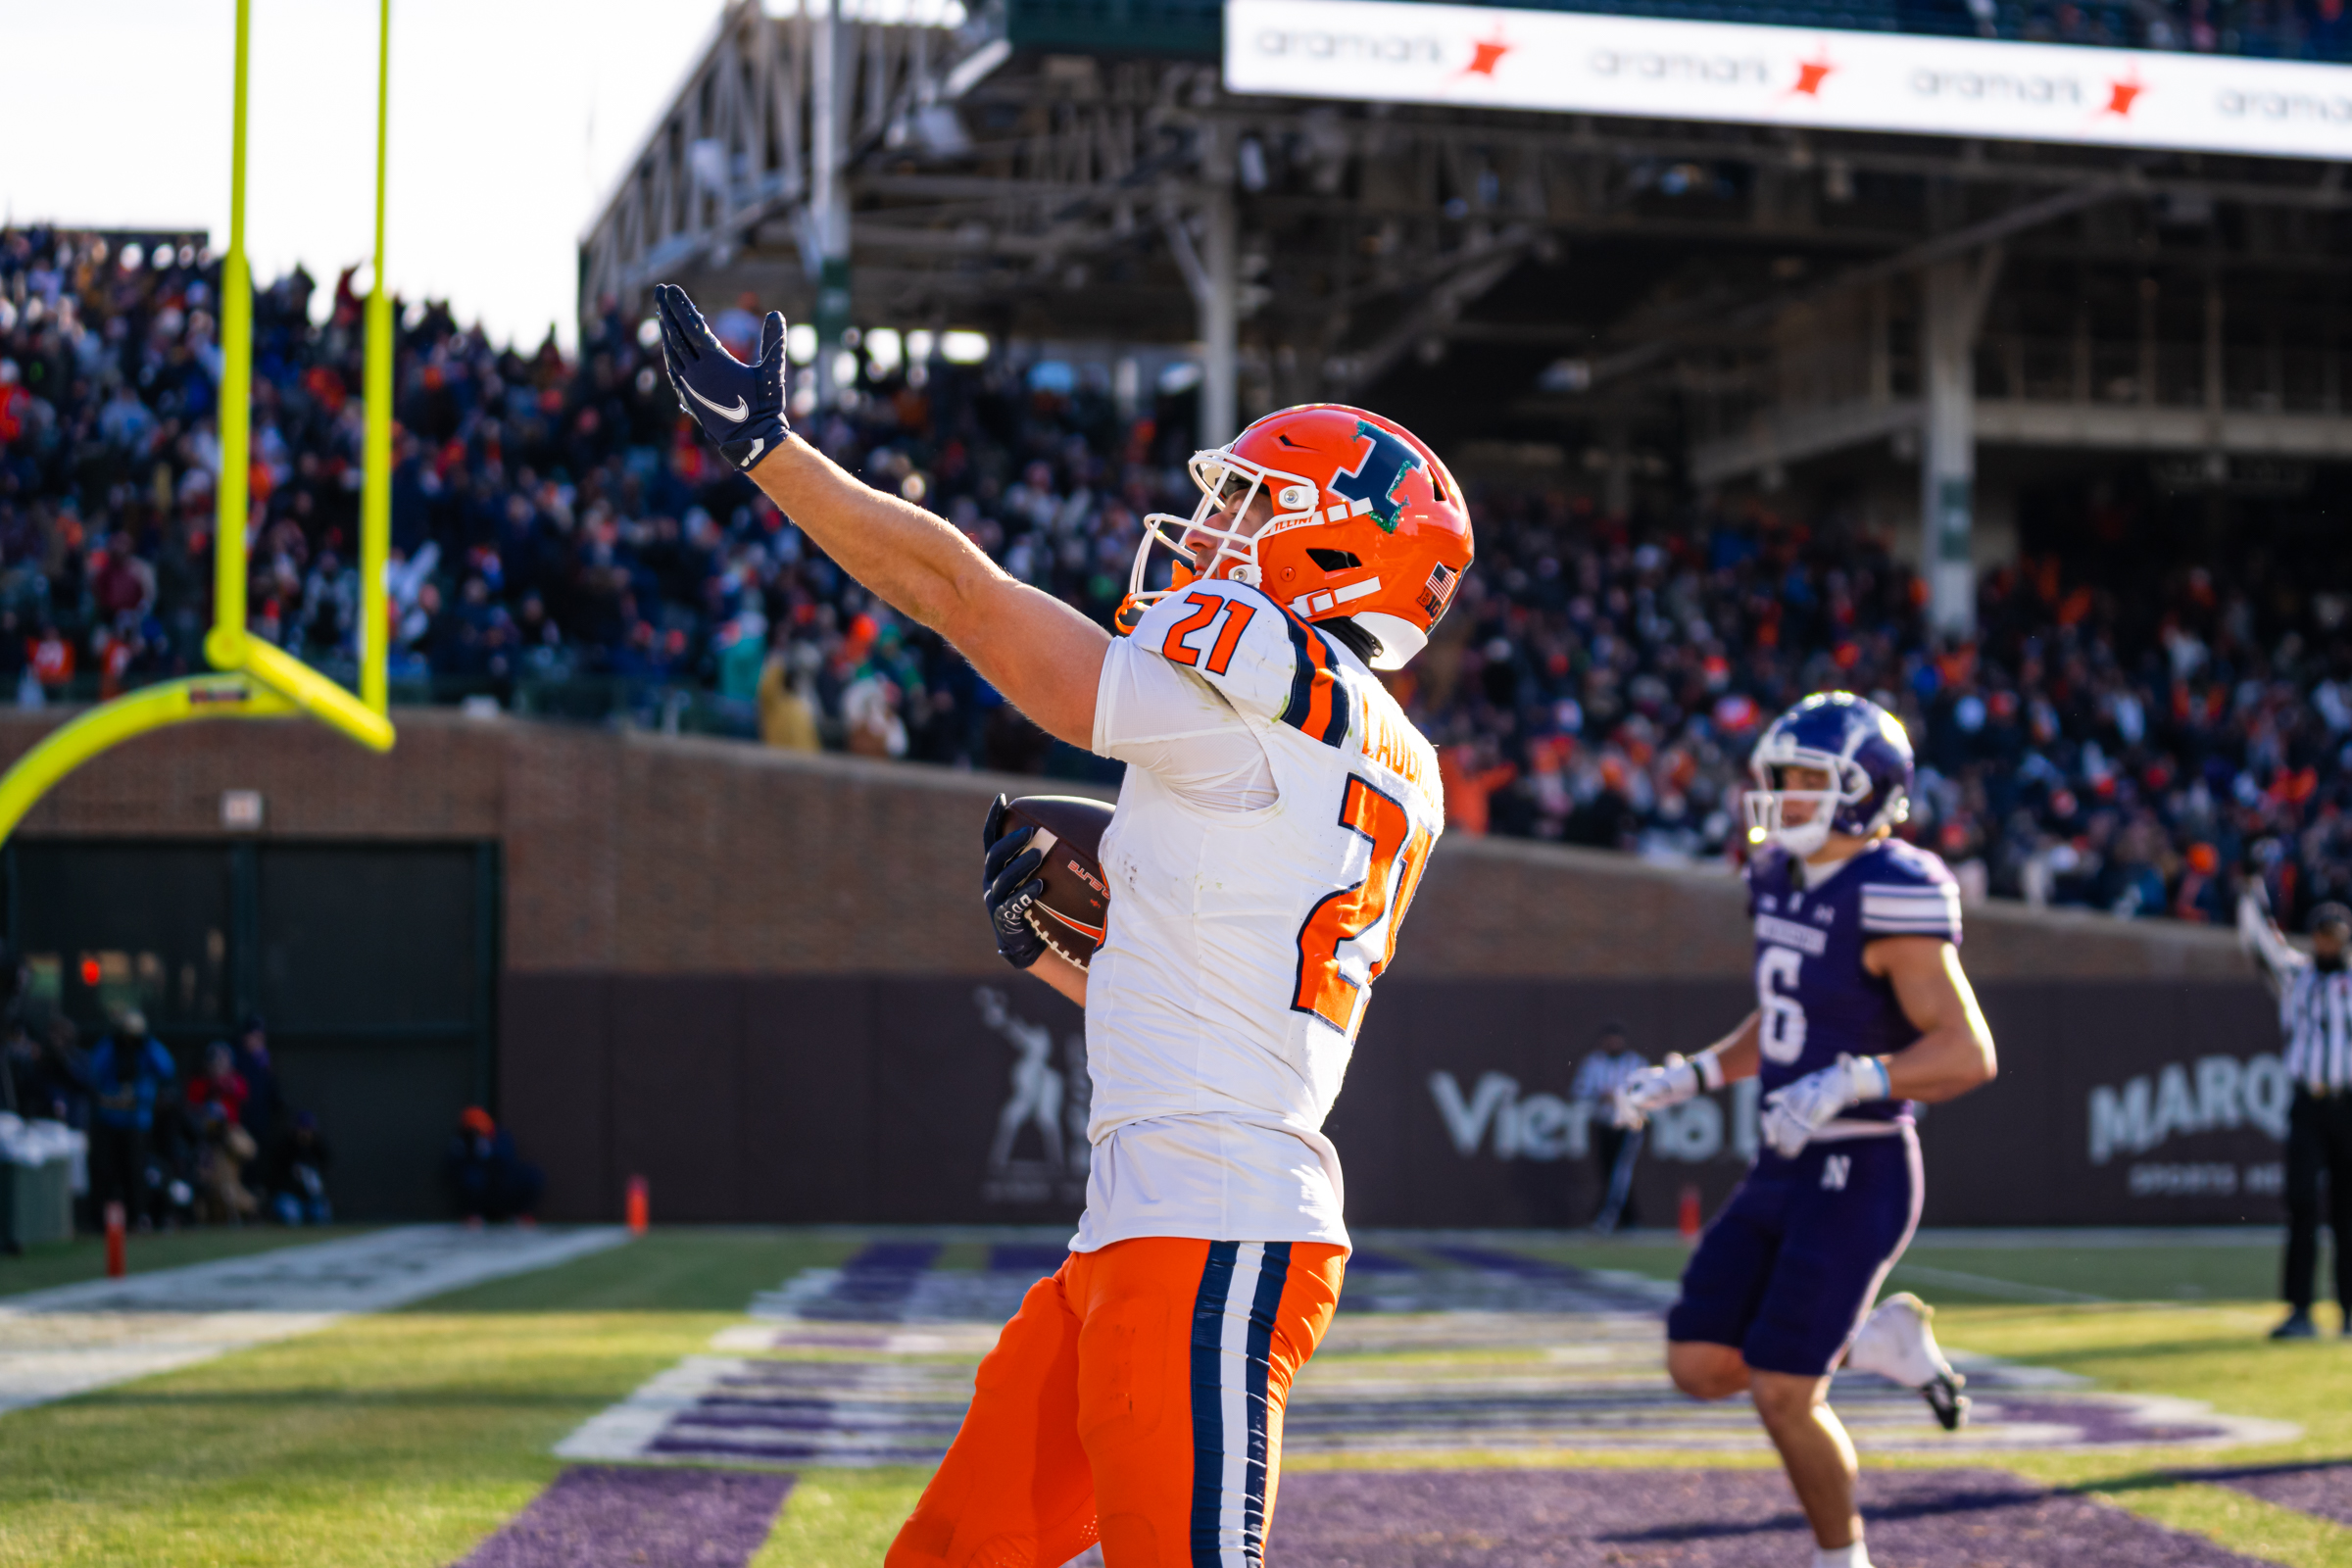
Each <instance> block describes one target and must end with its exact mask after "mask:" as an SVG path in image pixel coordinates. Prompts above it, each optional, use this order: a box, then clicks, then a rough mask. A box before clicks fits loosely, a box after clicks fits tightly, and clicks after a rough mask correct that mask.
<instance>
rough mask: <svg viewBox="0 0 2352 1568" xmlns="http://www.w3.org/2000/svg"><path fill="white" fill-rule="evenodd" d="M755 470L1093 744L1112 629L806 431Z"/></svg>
mask: <svg viewBox="0 0 2352 1568" xmlns="http://www.w3.org/2000/svg"><path fill="white" fill-rule="evenodd" d="M722 352H723V351H722ZM751 473H752V482H753V483H755V484H757V485H758V486H759V487H760V489H761V490H762V491H764V492H766V495H767V498H768V499H769V500H770V501H773V502H774V503H775V504H776V506H777V508H778V510H780V511H781V512H782V513H783V514H784V515H786V516H788V517H790V518H791V519H792V520H793V521H794V522H795V523H797V524H798V525H799V526H800V529H801V531H802V532H803V533H806V534H807V535H808V536H809V538H811V539H813V540H815V541H816V544H817V547H818V548H819V549H821V550H823V551H824V553H825V554H826V555H828V556H830V557H832V558H833V563H834V564H835V565H837V566H839V567H841V569H842V570H844V571H846V572H848V573H849V574H850V575H851V576H853V577H855V578H857V579H858V582H859V583H861V584H863V585H864V586H865V587H866V588H868V589H870V590H871V591H872V592H873V594H874V595H875V597H877V598H879V599H880V600H881V601H882V602H883V603H884V604H886V605H888V606H890V608H891V609H893V610H895V611H897V612H899V613H901V614H903V615H906V616H907V617H908V618H909V619H912V620H917V621H920V622H921V623H922V624H924V625H926V626H928V627H930V628H931V629H932V630H933V631H935V632H937V633H939V634H940V635H941V636H942V637H945V638H946V639H947V640H948V641H949V642H951V643H953V644H955V645H956V652H958V653H960V654H962V655H963V657H964V658H966V659H968V660H970V661H971V662H972V667H973V668H974V669H977V670H978V671H979V672H980V673H981V674H982V675H983V676H985V677H987V680H988V683H989V684H990V685H992V686H994V687H995V688H996V689H997V690H999V691H1001V692H1003V693H1004V694H1005V697H1006V698H1007V699H1009V700H1010V701H1011V702H1012V704H1013V706H1015V707H1016V708H1018V709H1020V711H1022V712H1024V713H1027V714H1028V715H1029V716H1030V717H1031V718H1032V719H1035V720H1036V721H1037V725H1038V727H1039V728H1040V729H1043V730H1044V731H1045V732H1046V733H1047V734H1049V735H1052V736H1054V737H1055V738H1057V739H1059V740H1065V741H1068V742H1069V743H1070V744H1071V745H1072V746H1075V747H1077V748H1079V749H1080V750H1081V751H1083V750H1086V749H1087V748H1088V747H1090V746H1091V745H1092V744H1093V742H1094V734H1095V688H1096V687H1097V686H1098V685H1099V684H1100V683H1101V681H1102V678H1103V651H1104V650H1105V649H1107V648H1108V647H1109V646H1110V634H1109V633H1107V632H1105V631H1104V630H1103V628H1102V627H1100V626H1098V625H1096V624H1095V623H1094V622H1093V621H1091V620H1089V619H1087V618H1086V617H1085V616H1084V615H1082V614H1080V613H1078V612H1077V611H1075V610H1072V609H1071V608H1070V607H1069V606H1068V605H1065V604H1063V603H1062V602H1061V601H1060V600H1058V599H1056V598H1054V596H1053V595H1052V594H1047V593H1041V592H1039V591H1038V590H1037V589H1035V588H1032V587H1030V586H1029V585H1028V584H1027V583H1025V582H1022V581H1021V580H1020V579H1019V578H1017V577H1014V576H1011V575H1009V574H1007V573H1006V572H1005V570H1004V568H1002V567H1000V566H999V565H998V564H996V563H995V562H993V561H991V560H989V559H988V557H986V556H984V555H982V554H981V553H980V550H979V547H977V546H976V545H974V544H973V543H972V542H971V541H970V540H969V539H966V538H965V537H964V536H963V535H962V534H961V533H958V532H957V531H956V529H955V528H953V527H951V526H950V525H949V524H948V523H947V522H946V521H945V520H944V519H942V518H940V517H937V516H934V515H932V514H930V513H928V512H925V511H924V510H923V509H922V508H920V507H917V506H913V505H910V504H908V503H907V502H905V501H901V500H900V499H899V498H898V497H897V496H893V495H885V494H884V493H883V492H881V491H879V490H875V489H872V488H870V487H868V486H866V485H864V484H861V483H859V482H858V480H857V479H856V478H854V477H852V476H851V475H850V474H849V473H847V472H846V471H844V470H843V469H842V468H841V466H839V465H838V464H836V463H834V462H833V460H832V459H830V458H828V457H826V456H825V455H824V454H823V453H821V452H819V451H817V450H816V449H815V448H814V447H811V446H810V445H809V443H808V442H806V441H803V440H802V439H801V438H800V437H799V436H797V435H787V436H786V437H785V438H784V443H783V445H782V446H780V447H778V448H777V449H776V450H775V451H773V452H771V453H769V454H768V455H767V456H766V457H765V458H763V459H762V460H761V461H760V465H759V466H757V467H755V468H753V469H752V470H751Z"/></svg>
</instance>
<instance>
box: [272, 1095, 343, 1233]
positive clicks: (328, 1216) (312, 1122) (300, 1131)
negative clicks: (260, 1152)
mask: <svg viewBox="0 0 2352 1568" xmlns="http://www.w3.org/2000/svg"><path fill="white" fill-rule="evenodd" d="M333 1160H334V1152H333V1151H332V1150H330V1149H328V1148H327V1146H326V1140H325V1138H323V1137H322V1136H320V1134H319V1118H318V1117H316V1116H314V1115H312V1114H311V1113H310V1112H309V1111H307V1110H298V1111H296V1112H295V1113H294V1122H293V1125H292V1126H290V1127H288V1128H287V1129H286V1130H285V1132H283V1133H282V1134H280V1135H279V1136H278V1139H277V1142H276V1143H275V1144H274V1145H273V1146H271V1148H270V1158H269V1162H268V1163H267V1165H265V1166H264V1168H263V1175H262V1184H263V1185H264V1186H265V1187H266V1188H268V1189H269V1192H270V1212H272V1213H274V1214H275V1215H276V1216H277V1219H278V1223H279V1224H281V1225H326V1224H331V1223H333V1220H334V1217H335V1211H334V1206H333V1205H332V1204H331V1203H329V1202H328V1201H327V1198H326V1167H327V1166H328V1165H329V1164H331V1163H332V1162H333Z"/></svg>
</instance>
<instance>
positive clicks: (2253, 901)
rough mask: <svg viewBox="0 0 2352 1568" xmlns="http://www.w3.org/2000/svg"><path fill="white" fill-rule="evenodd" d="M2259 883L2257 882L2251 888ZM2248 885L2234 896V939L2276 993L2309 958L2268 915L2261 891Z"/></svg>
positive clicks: (2273, 993)
mask: <svg viewBox="0 0 2352 1568" xmlns="http://www.w3.org/2000/svg"><path fill="white" fill-rule="evenodd" d="M2261 885H2262V884H2261V883H2259V882H2257V883H2255V884H2254V888H2259V887H2260V886H2261ZM2254 888H2249V889H2247V891H2245V892H2243V893H2240V894H2239V895H2238V896H2237V940H2238V945H2239V946H2240V947H2243V948H2244V949H2245V950H2246V953H2247V954H2248V956H2251V957H2252V958H2253V960H2254V966H2255V967H2256V968H2257V969H2259V970H2261V971H2262V983H2263V984H2264V985H2266V986H2269V987H2270V988H2271V994H2272V995H2273V996H2277V995H2278V993H2280V992H2281V991H2284V990H2285V989H2286V982H2287V981H2288V980H2289V979H2291V978H2292V977H2293V976H2294V973H2295V971H2296V970H2297V969H2300V968H2302V967H2303V965H2305V964H2306V963H2309V962H2310V961H2311V960H2310V959H2309V958H2307V957H2305V956H2303V955H2302V954H2301V953H2298V952H2297V951H2296V950H2295V947H2294V944H2292V943H2290V942H2288V941H2287V940H2286V933H2285V932H2283V931H2281V930H2279V929H2278V921H2276V920H2274V919H2272V918H2271V910H2270V905H2269V903H2268V901H2267V900H2265V899H2264V898H2263V897H2262V896H2261V895H2260V894H2258V893H2256V892H2255V891H2254Z"/></svg>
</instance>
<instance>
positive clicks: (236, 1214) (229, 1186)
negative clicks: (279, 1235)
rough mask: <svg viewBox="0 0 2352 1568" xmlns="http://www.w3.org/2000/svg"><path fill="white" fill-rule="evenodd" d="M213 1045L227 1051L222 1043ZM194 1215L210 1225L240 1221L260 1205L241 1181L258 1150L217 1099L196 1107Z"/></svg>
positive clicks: (221, 1052)
mask: <svg viewBox="0 0 2352 1568" xmlns="http://www.w3.org/2000/svg"><path fill="white" fill-rule="evenodd" d="M213 1049H214V1050H215V1051H216V1052H219V1053H220V1054H221V1055H222V1056H223V1057H225V1056H226V1055H227V1048H226V1047H225V1046H215V1047H214V1048H213ZM191 1108H192V1109H193V1108H195V1107H191ZM196 1127H197V1138H196V1162H195V1172H194V1175H195V1181H194V1183H193V1185H194V1187H195V1191H196V1218H197V1219H199V1220H201V1221H203V1222H204V1223H206V1224H211V1225H237V1224H242V1223H243V1222H244V1221H246V1220H248V1219H251V1218H252V1217H253V1216H254V1215H255V1214H257V1213H259V1212H260V1211H261V1206H262V1205H261V1200H259V1199H257V1198H256V1197H254V1196H253V1193H252V1191H251V1190H250V1189H248V1188H247V1187H246V1185H245V1167H246V1166H247V1165H248V1164H250V1163H251V1162H252V1160H253V1157H254V1155H255V1154H256V1153H258V1152H259V1149H258V1147H257V1146H256V1145H255V1143H254V1141H253V1135H252V1134H251V1133H249V1132H247V1131H246V1130H245V1129H244V1128H242V1127H240V1126H238V1125H237V1121H236V1118H235V1117H234V1116H232V1115H231V1114H230V1113H229V1109H228V1105H227V1103H225V1102H224V1101H222V1100H220V1099H215V1100H212V1101H209V1102H207V1103H205V1104H204V1105H203V1106H202V1108H201V1109H198V1110H197V1111H196Z"/></svg>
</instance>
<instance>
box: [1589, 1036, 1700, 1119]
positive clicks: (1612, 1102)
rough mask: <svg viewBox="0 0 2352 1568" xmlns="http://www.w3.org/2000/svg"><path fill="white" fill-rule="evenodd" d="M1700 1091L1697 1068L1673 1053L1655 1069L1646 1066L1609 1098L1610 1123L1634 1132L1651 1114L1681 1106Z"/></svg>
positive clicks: (1619, 1086) (1618, 1087) (1620, 1085)
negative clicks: (1669, 1106)
mask: <svg viewBox="0 0 2352 1568" xmlns="http://www.w3.org/2000/svg"><path fill="white" fill-rule="evenodd" d="M1698 1091H1699V1081H1698V1068H1697V1067H1696V1066H1694V1065H1692V1064H1691V1063H1690V1062H1688V1061H1685V1060H1684V1059H1683V1058H1682V1057H1681V1056H1679V1055H1676V1054H1672V1053H1671V1052H1670V1053H1668V1054H1667V1056H1666V1059H1665V1060H1664V1061H1662V1062H1660V1063H1659V1064H1658V1065H1656V1066H1655V1067H1643V1068H1642V1070H1641V1071H1639V1072H1637V1073H1635V1074H1634V1075H1633V1076H1631V1077H1629V1078H1628V1079H1626V1081H1625V1082H1623V1083H1621V1084H1619V1085H1618V1086H1617V1089H1616V1092H1615V1093H1614V1094H1612V1095H1610V1096H1609V1120H1610V1121H1611V1122H1613V1123H1614V1124H1616V1125H1617V1126H1619V1127H1622V1128H1624V1129H1625V1130H1626V1131H1628V1132H1632V1131H1634V1130H1635V1129H1636V1128H1639V1127H1640V1126H1641V1125H1642V1123H1643V1122H1645V1121H1647V1120H1648V1119H1649V1114H1650V1112H1651V1111H1655V1110H1664V1109H1665V1108H1666V1107H1667V1106H1668V1105H1679V1104H1681V1103H1683V1102H1684V1101H1686V1100H1689V1099H1690V1098H1691V1096H1693V1095H1695V1094H1697V1093H1698Z"/></svg>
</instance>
